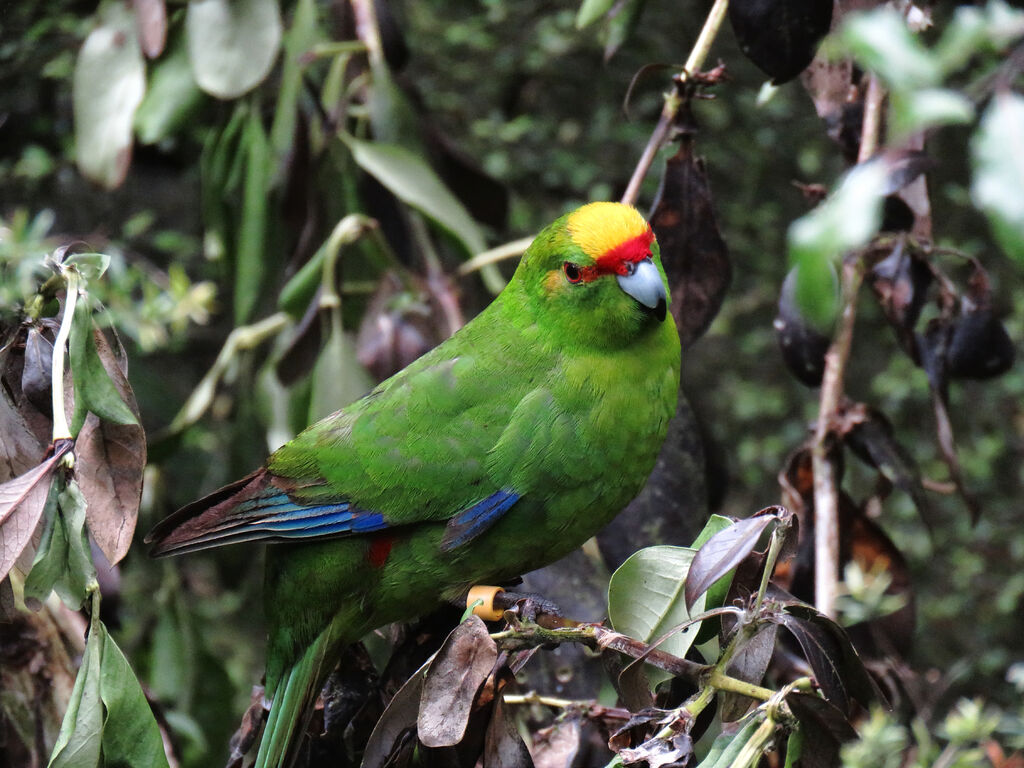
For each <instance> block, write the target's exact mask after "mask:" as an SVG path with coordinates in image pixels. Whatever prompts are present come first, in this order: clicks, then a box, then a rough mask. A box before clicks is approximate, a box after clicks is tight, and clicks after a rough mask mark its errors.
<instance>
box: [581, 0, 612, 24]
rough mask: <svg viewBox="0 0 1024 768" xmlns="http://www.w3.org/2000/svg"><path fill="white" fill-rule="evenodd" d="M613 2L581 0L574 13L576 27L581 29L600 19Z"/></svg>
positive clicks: (607, 0)
mask: <svg viewBox="0 0 1024 768" xmlns="http://www.w3.org/2000/svg"><path fill="white" fill-rule="evenodd" d="M614 3H615V0H583V2H582V3H580V9H579V11H577V13H576V29H583V28H584V27H587V26H590V25H591V24H593V23H594V22H595V21H597V20H598V19H600V18H601V17H602V16H604V15H605V14H606V13H608V11H609V9H610V8H611V7H612V5H613V4H614Z"/></svg>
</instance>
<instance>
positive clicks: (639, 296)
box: [509, 203, 668, 348]
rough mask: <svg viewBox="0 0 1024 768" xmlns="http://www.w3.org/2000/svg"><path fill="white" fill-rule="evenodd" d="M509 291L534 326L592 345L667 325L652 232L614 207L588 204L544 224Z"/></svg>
mask: <svg viewBox="0 0 1024 768" xmlns="http://www.w3.org/2000/svg"><path fill="white" fill-rule="evenodd" d="M509 287H510V288H513V287H514V288H515V289H518V291H520V292H521V294H523V295H525V298H526V303H527V306H528V307H529V309H530V314H531V315H532V316H533V318H534V319H535V320H536V322H537V323H538V324H539V325H541V326H542V327H545V328H549V329H559V330H561V331H563V332H564V333H565V334H566V336H567V337H568V338H571V339H574V340H575V341H577V342H578V343H579V344H581V345H585V346H592V347H602V348H609V347H611V348H615V347H622V346H625V345H627V344H630V343H632V342H633V341H634V340H635V339H636V338H637V337H638V336H640V335H642V334H644V333H648V332H650V331H651V330H652V329H654V328H656V327H657V326H659V325H660V324H661V323H662V322H664V321H665V317H666V308H667V306H668V288H667V284H666V280H665V271H664V269H663V268H662V266H661V255H660V252H659V250H658V243H657V241H656V240H655V239H654V233H653V232H652V231H651V227H650V225H649V224H648V223H647V222H646V221H645V220H644V218H643V216H641V215H640V214H639V213H638V212H637V210H636V209H635V208H633V207H632V206H629V205H622V204H620V203H590V204H589V205H585V206H583V207H582V208H578V209H576V210H575V211H573V212H572V213H569V214H566V215H565V216H563V217H562V218H560V219H558V220H557V221H555V222H554V223H553V224H551V225H550V226H548V227H547V228H546V229H545V230H544V231H543V232H541V233H540V234H539V235H538V236H537V238H536V239H535V240H534V241H533V244H532V245H530V247H529V248H528V249H527V251H526V253H525V254H524V256H523V259H522V261H521V262H520V264H519V268H518V269H517V270H516V274H515V276H514V277H513V278H512V283H511V284H510V285H509Z"/></svg>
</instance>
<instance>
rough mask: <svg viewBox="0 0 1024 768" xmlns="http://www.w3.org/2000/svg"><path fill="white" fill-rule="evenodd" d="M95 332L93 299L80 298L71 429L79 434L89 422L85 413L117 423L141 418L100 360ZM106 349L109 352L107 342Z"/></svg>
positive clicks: (72, 353)
mask: <svg viewBox="0 0 1024 768" xmlns="http://www.w3.org/2000/svg"><path fill="white" fill-rule="evenodd" d="M94 333H99V331H97V330H96V326H95V324H94V323H93V320H92V310H91V309H89V302H88V301H85V300H82V301H79V302H78V304H77V306H76V307H75V316H74V319H73V321H72V324H71V339H70V343H69V344H68V350H69V357H70V359H71V375H72V380H73V381H74V386H75V413H74V417H73V418H72V420H71V432H72V434H75V435H77V434H78V431H79V430H80V429H81V428H82V424H84V423H85V415H86V413H87V412H89V411H92V412H93V413H95V414H96V415H97V416H99V417H100V418H101V419H106V420H107V421H110V422H113V423H114V424H138V419H136V418H135V414H134V413H132V410H131V408H129V407H128V405H127V404H126V403H125V401H124V400H122V399H121V394H120V393H119V392H118V391H117V387H116V386H115V385H114V382H113V381H112V380H111V378H110V374H108V373H107V369H106V368H105V367H104V362H103V360H101V359H100V354H99V350H98V348H97V345H96V338H95V336H94V335H93V334H94ZM104 348H105V349H107V350H108V351H109V348H108V347H106V345H104ZM107 362H108V364H109V365H111V366H113V365H116V363H115V362H114V361H113V359H112V358H111V359H110V360H108V361H107Z"/></svg>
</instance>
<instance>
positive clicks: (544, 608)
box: [466, 585, 575, 629]
mask: <svg viewBox="0 0 1024 768" xmlns="http://www.w3.org/2000/svg"><path fill="white" fill-rule="evenodd" d="M466 607H467V608H468V609H471V610H472V611H473V613H474V614H476V615H477V616H479V617H480V618H482V619H484V620H485V621H497V620H499V619H501V618H502V617H503V616H504V615H505V612H506V611H511V612H512V613H513V614H514V615H515V616H516V617H518V618H519V619H521V620H522V621H526V622H532V623H536V624H540V625H541V626H544V627H547V628H548V629H553V628H555V627H562V626H568V625H570V624H574V623H575V622H571V621H568V620H567V619H564V618H562V611H561V609H560V608H559V607H558V606H557V605H556V604H555V603H554V602H552V601H551V600H548V599H547V598H546V597H544V596H543V595H539V594H537V593H535V592H511V591H508V590H505V589H503V588H502V587H489V586H483V585H477V586H475V587H473V588H472V589H470V590H469V594H467V596H466Z"/></svg>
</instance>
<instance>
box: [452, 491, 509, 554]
mask: <svg viewBox="0 0 1024 768" xmlns="http://www.w3.org/2000/svg"><path fill="white" fill-rule="evenodd" d="M517 501H519V494H518V493H516V492H515V491H513V490H512V489H511V488H502V489H501V490H500V491H495V492H494V493H492V494H491V495H490V496H488V497H487V498H486V499H481V500H480V501H478V502H476V503H475V504H473V505H471V506H469V507H467V508H466V509H464V510H462V511H461V512H459V513H458V514H457V515H455V517H453V518H452V519H451V520H449V521H448V524H447V525H446V526H445V531H444V538H443V539H442V540H441V549H442V550H443V551H444V552H450V551H452V550H453V549H456V548H457V547H461V546H463V545H464V544H467V543H469V542H470V541H472V540H473V539H475V538H476V537H477V536H479V535H480V534H481V533H483V532H484V531H486V530H487V529H488V528H490V527H491V526H492V525H494V524H495V523H496V522H498V520H500V519H501V518H502V516H503V515H504V514H505V513H506V512H508V510H509V509H511V508H512V505H513V504H515V503H516V502H517Z"/></svg>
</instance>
